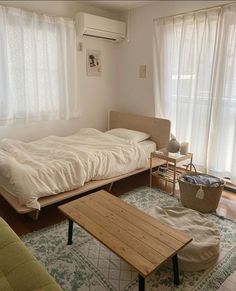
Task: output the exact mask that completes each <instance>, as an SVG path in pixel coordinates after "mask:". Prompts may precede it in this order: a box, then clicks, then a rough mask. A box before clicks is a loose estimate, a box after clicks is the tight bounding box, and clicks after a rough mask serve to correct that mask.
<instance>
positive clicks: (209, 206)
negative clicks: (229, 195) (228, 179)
mask: <svg viewBox="0 0 236 291" xmlns="http://www.w3.org/2000/svg"><path fill="white" fill-rule="evenodd" d="M188 166H190V165H188ZM188 166H187V170H188ZM191 166H192V167H193V168H194V170H195V173H193V172H188V173H187V174H188V175H190V176H194V175H201V176H208V177H209V176H210V175H205V174H199V173H197V171H196V168H195V167H194V165H191ZM185 175H186V174H185ZM183 176H184V175H181V176H180V177H179V179H178V181H179V188H180V199H181V202H182V204H183V206H184V207H188V208H192V209H194V210H197V211H200V212H205V213H206V212H213V211H215V210H216V208H217V206H218V204H219V201H220V197H221V193H222V190H223V188H224V184H225V183H224V181H223V180H222V183H218V185H217V186H216V185H214V186H211V185H197V184H192V183H189V182H187V181H185V180H184V179H183ZM210 177H214V176H210ZM199 189H202V190H203V191H204V194H203V195H204V197H203V198H202V199H200V198H198V197H196V195H197V193H198V190H199Z"/></svg>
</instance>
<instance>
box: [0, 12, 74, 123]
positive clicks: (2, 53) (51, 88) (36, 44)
mask: <svg viewBox="0 0 236 291" xmlns="http://www.w3.org/2000/svg"><path fill="white" fill-rule="evenodd" d="M0 35H1V36H0V38H1V39H0V64H1V65H0V77H1V80H2V81H3V82H2V84H1V85H0V123H1V124H8V123H16V122H18V121H19V122H29V121H40V120H50V119H69V118H72V117H77V116H78V93H77V91H78V90H77V66H76V63H77V61H76V34H75V27H74V22H73V21H72V20H65V19H63V18H56V17H49V16H45V15H37V14H35V13H29V12H25V11H22V10H19V9H15V8H5V7H2V6H0Z"/></svg>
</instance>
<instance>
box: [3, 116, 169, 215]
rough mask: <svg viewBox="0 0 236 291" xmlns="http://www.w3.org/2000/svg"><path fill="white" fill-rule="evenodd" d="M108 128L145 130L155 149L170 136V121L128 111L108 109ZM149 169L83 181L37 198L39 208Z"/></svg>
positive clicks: (6, 194) (22, 209) (20, 209)
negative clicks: (68, 188) (72, 186)
mask: <svg viewBox="0 0 236 291" xmlns="http://www.w3.org/2000/svg"><path fill="white" fill-rule="evenodd" d="M108 123H109V124H108V128H109V129H113V128H127V129H133V130H139V131H143V132H147V133H149V134H150V135H151V138H150V139H151V140H152V141H154V142H155V143H156V144H157V149H160V148H164V147H165V146H166V145H167V143H168V141H169V137H170V121H169V120H167V119H160V118H154V117H146V116H141V115H135V114H129V113H123V112H117V111H110V113H109V122H108ZM162 163H163V161H161V160H160V161H156V163H154V165H153V167H156V166H158V165H161V164H162ZM148 169H149V164H148V165H147V166H146V167H145V168H141V169H138V170H135V171H132V172H130V173H127V174H124V175H121V176H118V177H114V178H110V179H104V180H98V181H90V182H88V183H85V185H84V186H82V187H80V188H78V189H75V190H72V191H67V192H63V193H60V194H56V195H51V196H47V197H42V198H39V200H38V201H39V203H40V206H41V208H42V207H45V206H48V205H51V204H55V203H57V202H60V201H63V200H65V199H68V198H71V197H75V196H77V197H79V196H82V195H84V193H86V192H88V191H91V190H94V189H96V188H99V187H102V186H105V185H108V184H111V183H113V182H115V181H118V180H121V179H124V178H126V177H129V176H132V175H135V174H137V173H141V172H143V171H146V170H148ZM0 195H1V196H2V197H4V199H5V200H6V201H7V202H8V203H9V204H10V205H11V206H12V207H13V208H14V209H15V211H16V212H18V213H19V214H25V213H27V214H29V215H30V216H31V217H32V218H33V219H38V216H39V212H40V211H39V210H32V208H29V207H26V206H23V205H19V203H18V200H17V198H16V197H15V196H13V195H12V194H10V193H9V192H7V191H6V190H5V189H4V188H2V187H1V186H0Z"/></svg>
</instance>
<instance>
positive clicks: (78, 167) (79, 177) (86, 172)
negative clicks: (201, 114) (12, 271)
mask: <svg viewBox="0 0 236 291" xmlns="http://www.w3.org/2000/svg"><path fill="white" fill-rule="evenodd" d="M146 164H147V157H146V155H145V152H144V151H143V149H142V148H141V147H140V146H139V145H138V144H136V143H133V142H130V141H127V140H124V139H121V138H118V137H115V136H112V135H110V134H106V133H102V132H100V131H98V130H96V129H88V128H87V129H82V130H80V131H79V132H78V133H76V134H74V135H71V136H67V137H57V136H49V137H46V138H43V139H40V140H37V141H33V142H29V143H25V142H22V141H18V140H10V139H2V140H1V141H0V175H2V176H3V177H4V178H7V179H8V181H9V183H10V184H11V185H12V187H13V190H14V194H15V195H16V196H17V197H18V199H19V203H20V204H21V205H26V206H28V207H31V208H36V209H40V204H39V203H38V198H40V197H43V196H49V195H53V194H57V193H61V192H65V191H69V190H72V189H76V188H78V187H80V186H83V185H84V183H85V182H88V181H90V180H100V179H106V178H110V177H115V176H119V175H122V174H125V173H128V172H130V171H133V170H135V169H138V168H142V167H145V166H146Z"/></svg>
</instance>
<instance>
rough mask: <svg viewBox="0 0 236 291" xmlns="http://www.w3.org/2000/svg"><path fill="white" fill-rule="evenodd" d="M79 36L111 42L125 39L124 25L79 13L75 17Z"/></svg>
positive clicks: (120, 22)
mask: <svg viewBox="0 0 236 291" xmlns="http://www.w3.org/2000/svg"><path fill="white" fill-rule="evenodd" d="M76 26H77V33H78V35H79V36H92V37H97V38H103V39H108V40H113V41H120V40H123V39H124V38H125V33H126V25H125V23H124V22H122V21H117V20H113V19H110V18H105V17H101V16H96V15H92V14H88V13H83V12H80V13H78V14H77V15H76Z"/></svg>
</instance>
